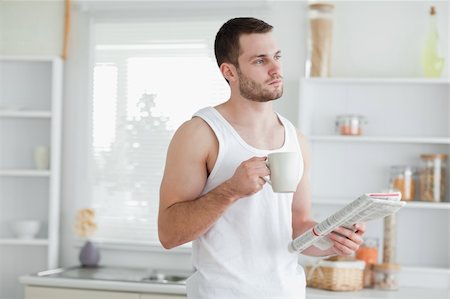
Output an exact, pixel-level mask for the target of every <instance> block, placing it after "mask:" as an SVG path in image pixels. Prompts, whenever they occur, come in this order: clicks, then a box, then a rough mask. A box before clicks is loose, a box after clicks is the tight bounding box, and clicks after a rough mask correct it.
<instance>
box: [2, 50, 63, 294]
mask: <svg viewBox="0 0 450 299" xmlns="http://www.w3.org/2000/svg"><path fill="white" fill-rule="evenodd" d="M61 82H62V61H61V59H60V58H58V57H47V56H45V57H28V56H22V57H16V56H14V57H12V56H0V144H1V145H0V224H1V225H0V298H17V297H19V296H20V295H19V294H22V293H23V291H22V288H21V286H20V285H19V282H18V280H17V277H18V276H20V275H23V274H26V273H32V272H37V271H42V270H44V269H48V268H56V267H57V266H58V243H59V242H58V238H59V214H60V213H59V203H60V164H61V163H60V153H61V105H62V100H61V98H62V83H61ZM37 151H40V153H41V155H42V156H41V157H40V158H37V160H36V161H35V160H34V153H36V154H38V153H37ZM47 161H48V162H47ZM39 163H40V164H39ZM19 220H20V221H22V220H33V221H39V223H40V228H39V231H38V233H37V235H36V236H35V237H33V238H18V237H17V235H16V234H15V233H14V232H13V230H12V226H13V223H15V222H17V221H19Z"/></svg>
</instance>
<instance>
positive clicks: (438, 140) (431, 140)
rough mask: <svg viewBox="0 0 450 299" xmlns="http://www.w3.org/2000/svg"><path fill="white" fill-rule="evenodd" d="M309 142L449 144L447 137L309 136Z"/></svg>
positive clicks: (449, 139)
mask: <svg viewBox="0 0 450 299" xmlns="http://www.w3.org/2000/svg"><path fill="white" fill-rule="evenodd" d="M308 138H309V140H311V141H331V142H374V143H419V144H450V138H449V137H383V136H377V137H376V136H341V135H311V136H309V137H308Z"/></svg>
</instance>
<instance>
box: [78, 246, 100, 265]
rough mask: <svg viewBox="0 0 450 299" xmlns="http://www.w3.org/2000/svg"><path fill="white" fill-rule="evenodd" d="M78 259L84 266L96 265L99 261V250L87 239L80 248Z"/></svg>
mask: <svg viewBox="0 0 450 299" xmlns="http://www.w3.org/2000/svg"><path fill="white" fill-rule="evenodd" d="M79 260H80V263H81V265H82V266H84V267H96V266H97V265H98V262H99V261H100V251H99V250H98V248H97V247H95V245H94V244H93V243H92V242H91V241H89V240H88V241H86V243H85V244H84V245H83V247H82V248H81V250H80V256H79Z"/></svg>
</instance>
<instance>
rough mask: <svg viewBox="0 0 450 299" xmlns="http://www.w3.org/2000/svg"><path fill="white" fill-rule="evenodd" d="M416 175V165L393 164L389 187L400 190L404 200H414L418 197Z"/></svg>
mask: <svg viewBox="0 0 450 299" xmlns="http://www.w3.org/2000/svg"><path fill="white" fill-rule="evenodd" d="M416 175H417V168H416V167H413V166H404V165H396V166H391V169H390V182H389V187H390V188H391V189H395V190H398V191H400V192H401V193H402V200H405V201H410V200H414V198H415V197H416Z"/></svg>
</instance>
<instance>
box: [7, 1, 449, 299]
mask: <svg viewBox="0 0 450 299" xmlns="http://www.w3.org/2000/svg"><path fill="white" fill-rule="evenodd" d="M333 3H334V10H333V13H332V14H333V20H334V23H333V45H332V64H331V70H330V77H329V78H308V77H307V76H306V73H307V72H306V71H305V69H307V66H308V65H307V63H306V62H307V61H308V58H309V55H308V50H307V49H308V47H307V45H308V4H309V3H308V2H305V1H240V2H237V1H236V2H234V1H200V2H193V1H182V2H180V1H165V2H156V1H131V2H130V1H127V2H125V1H95V2H94V1H73V3H72V5H71V20H70V34H69V43H68V45H69V48H68V57H67V59H66V60H65V61H63V62H62V63H61V61H60V60H59V59H58V58H54V57H59V56H60V54H61V53H62V51H63V47H62V45H63V41H64V37H63V36H64V28H65V27H64V21H65V4H64V2H63V1H19V0H14V1H0V97H1V98H0V138H1V139H0V140H1V143H0V144H1V147H0V188H1V189H0V227H1V228H0V298H1V299H10V298H22V297H23V294H24V292H23V286H22V285H20V284H19V282H18V276H20V275H24V274H27V273H34V272H37V271H41V270H44V269H48V268H54V267H66V266H72V265H77V264H79V261H78V253H79V251H80V247H82V246H83V244H84V239H83V238H80V237H79V236H77V234H76V233H75V232H74V229H73V227H74V224H75V218H76V214H77V212H78V211H79V210H80V209H83V208H86V207H93V208H94V209H95V210H96V212H97V215H96V221H97V223H98V230H97V231H96V232H95V234H94V235H93V240H94V241H96V243H95V244H96V245H97V246H98V247H99V248H100V251H101V262H100V263H101V264H103V265H117V266H127V267H149V268H164V269H181V270H186V271H189V270H191V266H190V250H189V246H185V247H183V248H178V249H174V250H172V251H170V252H167V251H165V250H163V249H162V248H161V247H159V246H157V245H156V241H157V235H156V231H155V230H153V229H154V215H155V214H154V211H155V209H157V201H158V198H157V185H151V184H150V185H147V184H146V182H147V176H146V175H147V174H148V177H151V178H152V181H154V182H157V180H158V177H159V175H160V173H161V165H162V164H161V163H162V162H163V159H164V154H162V156H161V153H164V151H165V148H164V141H161V140H165V139H167V138H168V136H170V134H171V133H170V132H171V131H170V129H173V128H176V126H177V125H178V124H179V123H180V122H181V121H182V120H183V119H187V118H189V116H190V115H191V114H192V113H193V112H194V111H195V110H196V109H197V108H200V107H202V106H204V105H213V104H215V103H218V102H220V100H221V99H225V98H226V96H227V91H226V86H225V85H224V82H222V80H221V79H220V77H218V71H217V70H216V69H215V63H214V61H212V60H211V56H210V55H211V49H210V48H208V47H211V46H212V38H213V37H214V34H215V32H216V30H217V29H218V26H220V24H221V23H223V22H224V21H226V20H228V19H229V18H231V17H235V16H255V17H259V18H262V19H264V20H266V21H267V22H269V23H270V24H272V25H274V27H275V35H276V37H277V39H278V42H279V45H280V48H281V49H282V52H283V63H284V78H285V93H284V96H283V98H282V99H281V100H279V101H277V103H276V104H275V107H276V109H277V110H278V111H279V112H280V113H281V114H282V115H284V116H286V117H287V118H289V119H290V120H291V121H292V122H293V123H296V124H298V127H299V128H300V130H301V131H303V132H304V133H305V134H306V135H307V136H308V138H309V140H310V142H311V147H312V154H313V169H312V181H313V196H314V198H313V215H314V217H315V218H316V219H323V218H324V217H325V216H326V215H328V214H329V213H330V212H332V211H334V210H336V209H338V208H339V207H342V206H343V205H342V203H344V202H348V201H349V200H351V199H353V198H355V197H356V196H358V195H360V194H361V193H364V192H378V191H383V190H385V189H387V188H389V175H390V167H391V166H394V165H410V166H419V165H420V163H421V159H420V155H421V154H424V153H434V154H437V153H443V154H450V104H449V101H450V98H449V86H450V83H449V68H448V61H449V58H450V57H449V40H450V36H449V34H450V33H449V15H450V7H449V3H448V1H334V2H333ZM432 5H434V6H435V7H436V11H437V29H438V31H439V34H440V38H441V40H440V44H441V53H442V56H443V58H444V60H445V63H446V64H445V68H444V70H443V72H442V75H441V76H440V78H432V79H430V78H424V75H423V69H422V65H421V59H422V57H421V53H422V49H423V47H424V46H425V44H426V38H427V36H428V30H429V26H430V19H429V14H428V13H429V10H430V6H432ZM180 36H182V37H180ZM180 38H181V41H180ZM177 39H178V40H177ZM184 41H188V42H189V43H186V44H183V43H184ZM174 43H178V46H173V45H174ZM168 45H169V46H168ZM170 45H172V46H170ZM180 45H181V46H180ZM177 47H179V48H181V49H183V50H182V51H177ZM149 53H150V54H149ZM127 55H128V56H127ZM146 55H147V56H146ZM149 55H150V56H151V57H159V58H161V57H171V58H170V59H168V60H167V59H166V60H162V59H161V60H159V61H160V62H161V61H162V62H161V63H162V66H158V65H157V62H156V60H158V59H156V60H151V59H148V56H149ZM145 57H146V58H145ZM185 57H190V58H191V61H194V64H192V63H191V64H189V63H187V64H182V63H185V60H186V59H184V60H183V58H185ZM128 58H132V59H131V60H128V63H129V64H128V65H126V66H124V63H125V61H127V59H128ZM133 59H134V60H133ZM178 59H180V60H178ZM173 61H176V62H180V63H175V64H174V63H172V62H173ZM192 70H200V71H198V72H194V73H192ZM60 72H61V73H60ZM200 73H201V74H200ZM205 74H206V75H205ZM201 76H204V77H201ZM190 77H191V78H190ZM115 78H117V79H115ZM142 78H150V79H147V80H142ZM206 80H210V82H207V81H206ZM149 82H150V83H149ZM154 82H157V83H154ZM153 83H154V84H153ZM59 92H61V93H62V96H61V97H60V96H59ZM177 92H178V93H177ZM125 94H126V95H127V96H128V97H130V98H133V99H134V102H131V100H130V101H129V102H125V101H120V99H122V98H125V96H124V95H125ZM197 94H200V96H198V98H199V99H200V98H201V100H198V102H196V103H197V104H196V105H197V106H196V105H190V104H189V103H192V101H196V100H197V98H196V97H195V95H197ZM14 98H15V99H17V101H13V99H14ZM49 98H52V100H53V102H52V103H50V101H49V100H48V99H49ZM27 99H28V100H27ZM103 99H106V101H102V100H103ZM112 99H113V100H112ZM60 100H61V102H60V103H59V101H60ZM58 105H61V107H62V111H61V112H62V113H60V112H59V111H58ZM139 105H140V106H139ZM165 105H166V106H165ZM148 108H152V110H151V113H150V114H146V111H148ZM27 109H28V110H29V111H27ZM30 109H31V110H30ZM170 110H172V111H170ZM174 110H176V111H174ZM342 114H356V115H364V116H365V117H366V119H367V124H366V125H364V126H363V136H351V137H348V136H340V135H339V134H336V133H335V131H334V126H335V118H336V116H337V115H342ZM169 116H170V117H169ZM111 127H116V128H120V129H116V130H115V131H114V130H112V131H111V129H110V128H111ZM148 130H152V136H156V137H154V138H155V139H151V138H149V137H148V134H145V133H146V132H148ZM59 133H61V135H60V136H59V135H58V134H59ZM158 138H159V139H158ZM114 140H115V143H114V142H113V141H114ZM155 140H156V141H155ZM155 143H156V144H157V145H158V146H159V147H158V148H156V149H155V146H153V145H154V144H155ZM59 144H61V148H60V149H59ZM38 145H45V146H50V153H51V154H50V163H49V164H50V170H46V165H45V164H46V163H45V161H44V165H43V166H42V165H41V166H39V165H38V163H36V162H34V161H33V158H32V153H33V151H34V153H35V154H36V155H39V152H41V155H42V152H44V154H43V155H44V160H45V152H46V147H45V146H44V148H42V147H41V148H40V149H38V148H37V146H38ZM105 153H106V154H105ZM140 153H145V155H149V156H151V157H152V158H153V160H152V161H153V162H152V161H144V160H141V159H143V158H142V156H140ZM121 154H122V155H123V154H125V155H127V160H123V159H120V158H118V157H119V156H120V155H121ZM38 160H39V159H38ZM155 160H156V161H158V160H159V162H161V163H159V164H158V163H156V162H154V161H155ZM40 161H41V162H42V159H41V160H40ZM136 161H137V162H138V163H137V164H134V163H135V162H136ZM152 163H156V164H152ZM124 164H125V165H124ZM105 165H106V166H108V167H109V168H108V167H105ZM130 165H132V166H133V165H134V167H135V168H131V169H130V168H127V167H129V166H130ZM59 166H60V167H61V172H59V170H58V169H59ZM447 166H448V163H447ZM33 168H38V169H37V170H36V169H33ZM447 168H448V167H447ZM127 173H133V175H134V176H131V180H130V181H126V178H127ZM449 177H450V176H448V175H447V178H446V179H445V183H446V185H447V186H450V178H449ZM136 182H139V184H136ZM417 185H418V183H417ZM59 186H60V188H59ZM130 186H131V187H130ZM416 187H418V186H416ZM133 188H134V189H133ZM131 189H133V190H144V191H149V193H143V194H138V193H139V192H135V193H133V194H131V192H130V191H129V190H131ZM416 190H417V192H416V196H415V202H412V203H410V204H408V205H407V207H406V208H404V209H403V210H402V211H400V212H399V214H398V217H397V227H396V228H397V254H396V255H397V261H398V263H399V264H400V265H401V266H402V272H401V275H400V277H399V279H400V287H401V288H408V287H423V288H437V289H448V288H449V286H450V238H449V236H450V222H449V218H450V203H449V201H450V200H449V195H448V193H449V192H447V196H446V198H445V199H444V202H441V203H436V202H424V201H423V199H424V198H420V196H419V191H418V189H417V188H416ZM148 194H151V196H148ZM149 197H150V198H149ZM116 198H117V199H116ZM123 199H126V200H123ZM124 202H125V203H124ZM149 215H150V216H149ZM152 217H153V218H152ZM24 219H37V220H39V221H41V223H42V227H41V228H40V230H39V233H38V235H37V238H36V239H31V240H21V239H16V238H14V237H13V232H12V231H11V223H12V222H15V221H18V220H24ZM119 228H120V229H119ZM122 228H124V229H122ZM367 236H368V237H372V238H375V239H378V241H379V244H380V245H379V249H380V250H381V249H382V240H383V221H374V222H371V223H370V224H369V229H368V232H367ZM311 298H315V297H311Z"/></svg>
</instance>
